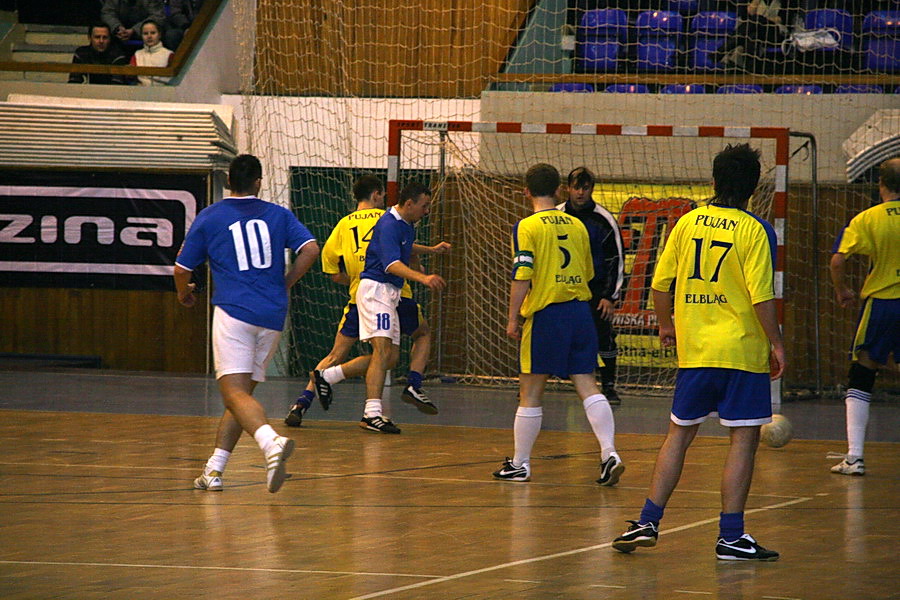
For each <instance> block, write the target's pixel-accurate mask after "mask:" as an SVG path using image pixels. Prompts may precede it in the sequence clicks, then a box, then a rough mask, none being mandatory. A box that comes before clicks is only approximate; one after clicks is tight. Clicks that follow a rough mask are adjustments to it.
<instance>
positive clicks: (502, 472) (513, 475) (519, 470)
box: [494, 456, 531, 481]
mask: <svg viewBox="0 0 900 600" xmlns="http://www.w3.org/2000/svg"><path fill="white" fill-rule="evenodd" d="M494 479H502V480H504V481H530V480H531V465H529V464H528V463H522V466H521V467H517V466H515V465H513V461H512V459H511V458H510V457H508V456H507V457H506V460H504V461H503V464H502V465H500V468H499V469H497V470H496V471H494Z"/></svg>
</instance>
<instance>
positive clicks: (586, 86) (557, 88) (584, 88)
mask: <svg viewBox="0 0 900 600" xmlns="http://www.w3.org/2000/svg"><path fill="white" fill-rule="evenodd" d="M550 91H551V92H593V91H594V86H593V85H591V84H590V83H554V84H553V85H552V86H550Z"/></svg>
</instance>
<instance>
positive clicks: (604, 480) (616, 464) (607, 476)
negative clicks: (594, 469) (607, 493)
mask: <svg viewBox="0 0 900 600" xmlns="http://www.w3.org/2000/svg"><path fill="white" fill-rule="evenodd" d="M624 472H625V463H623V462H622V459H621V458H619V455H618V454H616V453H615V452H613V453H612V454H610V455H609V458H607V459H606V460H605V461H603V462H601V463H600V479H598V480H597V483H599V484H600V485H607V486H609V485H616V484H617V483H619V477H621V476H622V473H624Z"/></svg>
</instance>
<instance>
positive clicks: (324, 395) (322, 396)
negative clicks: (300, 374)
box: [310, 369, 331, 410]
mask: <svg viewBox="0 0 900 600" xmlns="http://www.w3.org/2000/svg"><path fill="white" fill-rule="evenodd" d="M310 375H312V378H313V381H314V382H315V384H316V396H318V397H319V403H321V404H322V410H328V407H330V406H331V384H330V383H328V382H327V381H325V378H324V377H322V371H319V370H318V369H315V370H314V371H313V372H312V373H310Z"/></svg>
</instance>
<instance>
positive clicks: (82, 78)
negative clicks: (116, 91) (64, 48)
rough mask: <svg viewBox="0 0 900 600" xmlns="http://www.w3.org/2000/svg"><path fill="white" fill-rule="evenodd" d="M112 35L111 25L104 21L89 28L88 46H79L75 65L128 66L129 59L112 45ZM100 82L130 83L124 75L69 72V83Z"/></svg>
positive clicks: (73, 60) (74, 57)
mask: <svg viewBox="0 0 900 600" xmlns="http://www.w3.org/2000/svg"><path fill="white" fill-rule="evenodd" d="M111 39H112V35H110V30H109V26H108V25H105V24H103V23H98V24H95V25H91V26H90V27H89V28H88V40H89V41H90V44H88V45H87V46H79V47H78V48H76V49H75V54H74V55H73V56H72V64H73V65H79V64H80V65H121V66H123V67H124V66H127V65H128V59H127V58H125V55H124V54H122V52H121V50H119V48H118V47H116V46H113V45H111V43H110V42H111ZM85 82H87V83H99V84H106V85H109V84H113V85H124V84H126V83H128V82H127V81H126V79H125V76H124V75H107V74H104V73H69V83H85Z"/></svg>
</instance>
